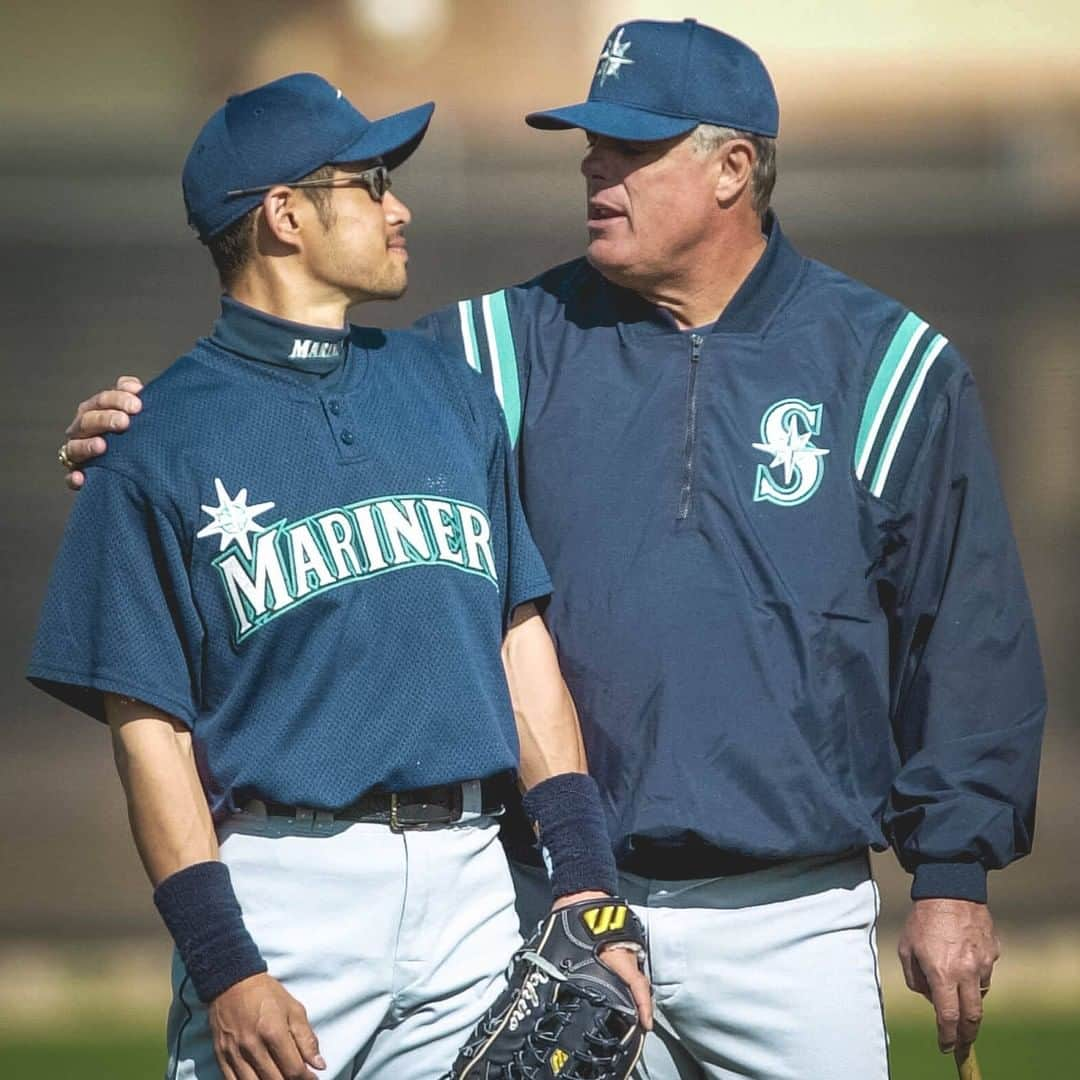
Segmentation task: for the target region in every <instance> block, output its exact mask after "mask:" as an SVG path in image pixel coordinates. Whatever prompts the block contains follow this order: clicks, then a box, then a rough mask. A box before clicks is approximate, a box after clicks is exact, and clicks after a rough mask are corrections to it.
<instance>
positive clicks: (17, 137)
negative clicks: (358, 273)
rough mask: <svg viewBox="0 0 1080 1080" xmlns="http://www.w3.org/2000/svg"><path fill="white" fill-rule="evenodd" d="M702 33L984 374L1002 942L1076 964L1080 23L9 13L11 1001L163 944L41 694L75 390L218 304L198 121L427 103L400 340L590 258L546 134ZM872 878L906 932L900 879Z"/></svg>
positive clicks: (792, 200) (789, 198) (765, 14)
mask: <svg viewBox="0 0 1080 1080" xmlns="http://www.w3.org/2000/svg"><path fill="white" fill-rule="evenodd" d="M688 15H693V16H695V17H697V18H699V19H700V20H702V21H705V22H710V23H712V24H713V25H718V26H720V27H722V28H724V29H726V30H728V31H729V32H732V33H735V34H737V35H739V36H741V37H743V38H745V39H746V40H748V41H749V42H750V43H751V44H753V45H754V46H755V47H756V48H757V49H758V50H759V51H760V52H761V53H762V55H763V56H764V58H765V60H766V62H767V64H768V65H769V67H770V69H771V71H772V72H773V75H774V78H775V81H776V83H777V87H778V91H779V94H780V99H781V107H782V130H781V140H780V155H779V166H780V179H779V183H778V187H777V192H776V196H775V206H776V208H777V210H778V212H779V215H780V217H781V219H782V221H783V223H784V227H785V229H786V231H787V232H788V233H789V235H790V236H791V237H793V239H794V240H795V242H796V243H797V244H798V245H799V246H800V247H801V249H802V250H803V251H804V252H805V253H807V254H809V255H812V256H815V257H818V258H820V259H823V260H824V261H826V262H829V263H831V264H833V265H835V266H837V267H839V268H841V269H843V270H845V271H847V272H849V273H851V274H854V275H855V276H857V277H860V278H863V279H864V280H866V281H868V282H870V283H871V284H873V285H875V286H877V287H879V288H881V289H883V290H885V291H886V292H889V293H891V294H893V295H895V296H898V297H900V298H902V299H903V300H904V301H905V302H906V303H907V304H908V305H909V306H911V307H912V308H914V309H915V310H917V311H918V312H919V313H920V314H921V315H923V316H924V317H925V318H927V319H928V320H929V321H930V322H931V323H933V324H934V325H936V326H939V327H941V328H942V329H943V330H944V331H945V332H946V333H947V334H948V335H949V336H950V337H951V338H952V340H953V341H954V342H955V343H956V344H957V345H958V347H959V348H960V349H961V351H962V352H963V353H964V354H965V355H966V356H967V357H968V358H969V360H970V362H971V364H972V366H973V368H974V370H975V372H976V375H977V377H978V381H979V383H980V386H981V389H982V395H983V399H984V402H985V405H986V409H987V413H988V415H989V419H990V425H991V429H992V433H993V436H994V441H995V445H996V450H997V454H998V459H999V463H1000V467H1001V471H1002V475H1003V480H1004V484H1005V488H1006V492H1007V495H1008V499H1009V505H1010V510H1011V513H1012V516H1013V521H1014V525H1015V528H1016V532H1017V535H1018V538H1019V542H1020V547H1021V551H1022V555H1023V557H1024V563H1025V566H1026V569H1027V573H1028V580H1029V585H1030V588H1031V591H1032V594H1033V598H1034V603H1035V609H1036V614H1037V616H1038V621H1039V627H1040V633H1041V640H1042V645H1043V650H1044V658H1045V662H1046V667H1047V674H1048V679H1049V684H1050V693H1051V713H1050V728H1049V732H1048V736H1047V743H1046V752H1045V757H1044V765H1043V781H1042V788H1041V797H1040V818H1039V831H1038V839H1037V846H1036V853H1035V854H1034V855H1033V856H1032V857H1031V858H1029V859H1027V860H1025V861H1024V862H1023V863H1021V864H1019V865H1018V866H1016V867H1014V868H1013V869H1011V870H1009V871H1008V872H1006V873H1004V874H1001V875H995V876H994V877H993V878H992V886H991V887H992V900H993V906H994V910H995V913H996V915H997V917H998V918H999V920H1000V921H1001V923H1002V925H1003V928H1004V931H1005V937H1006V941H1007V942H1008V941H1009V939H1010V937H1011V938H1012V939H1013V940H1015V941H1017V942H1018V943H1021V944H1019V945H1018V947H1019V948H1020V949H1021V951H1022V949H1023V945H1022V943H1023V942H1032V941H1037V942H1043V943H1044V951H1043V952H1039V953H1038V954H1037V955H1039V956H1045V961H1043V960H1040V961H1039V964H1038V965H1037V966H1040V965H1041V966H1042V970H1043V971H1044V972H1045V971H1048V970H1049V967H1048V966H1047V965H1049V964H1050V962H1051V960H1052V959H1053V958H1055V957H1056V959H1057V961H1059V964H1058V966H1059V967H1060V966H1061V963H1062V962H1063V963H1064V965H1065V967H1064V970H1065V972H1066V975H1067V974H1068V971H1073V972H1074V973H1075V972H1076V968H1077V967H1078V966H1080V965H1078V963H1077V959H1076V958H1077V956H1078V955H1080V953H1078V952H1077V951H1076V949H1074V950H1073V951H1072V952H1070V951H1069V949H1070V948H1072V947H1073V946H1071V945H1070V946H1067V947H1066V946H1064V945H1061V944H1060V943H1061V942H1072V943H1073V945H1075V942H1076V940H1077V936H1078V935H1080V858H1078V856H1077V853H1076V847H1075V845H1076V837H1077V833H1078V830H1080V809H1078V806H1080V804H1078V798H1077V777H1078V773H1080V719H1078V717H1077V705H1078V702H1080V681H1078V680H1080V665H1077V663H1076V661H1075V659H1074V658H1075V657H1076V655H1077V652H1078V649H1080V621H1078V619H1077V618H1076V616H1075V611H1076V608H1077V606H1078V603H1080V582H1078V576H1077V574H1076V572H1075V569H1074V566H1075V561H1076V558H1077V554H1078V548H1077V537H1078V527H1077V526H1078V521H1080V490H1078V486H1077V483H1076V465H1077V460H1078V455H1080V451H1078V446H1080V439H1078V436H1080V317H1078V310H1077V309H1078V307H1080V269H1078V258H1080V20H1078V18H1077V12H1076V5H1075V3H1072V2H1064V0H1063V2H1058V0H1028V2H1019V0H1017V2H1010V3H1004V2H995V0H908V2H900V0H882V2H878V3H875V4H865V3H861V2H859V0H830V2H828V3H810V2H805V3H800V2H794V0H790V2H788V0H774V2H772V3H770V4H767V5H766V4H745V5H731V4H722V3H717V2H693V0H686V2H685V3H680V4H678V5H675V4H664V3H633V2H623V3H615V2H609V0H603V2H588V3H586V2H572V0H548V2H547V3H545V4H542V5H540V4H533V3H504V2H496V0H457V2H454V0H389V2H388V0H308V2H304V3H300V2H290V0H141V2H140V0H111V2H109V0H102V2H100V3H97V4H81V5H76V4H71V3H66V2H62V0H33V2H31V0H7V3H5V4H4V5H3V7H2V10H0V40H2V41H3V43H4V63H3V65H0V123H2V129H3V132H4V138H3V140H2V142H0V192H2V195H3V201H4V205H5V206H6V212H5V214H4V222H3V228H2V229H0V266H2V268H3V269H2V273H3V280H4V287H3V290H2V291H0V311H2V316H3V319H2V321H3V339H2V340H3V346H2V356H3V365H4V396H5V407H4V408H3V409H2V410H0V415H2V416H3V418H4V419H3V427H4V428H5V431H6V440H7V445H8V447H9V455H8V465H7V468H6V469H5V470H4V473H3V480H2V482H3V485H4V497H3V502H2V505H3V507H4V525H3V529H2V532H0V595H2V596H3V598H4V600H5V605H4V606H5V613H6V617H5V618H4V619H3V620H2V622H0V646H2V647H0V675H2V678H3V687H4V693H3V697H2V702H3V704H2V706H0V708H2V715H3V729H2V730H3V741H2V744H0V745H2V754H0V807H2V820H3V822H4V825H5V827H4V828H3V829H2V830H0V1010H3V1008H4V1003H5V1001H6V1002H7V1004H8V1006H10V1007H11V1008H16V1006H17V1004H18V1000H22V1002H23V1004H24V1005H25V1004H26V996H25V994H24V995H22V996H21V999H20V995H19V994H14V995H13V994H11V993H8V996H7V997H6V998H5V996H4V994H5V991H4V989H3V988H4V986H5V985H6V986H8V988H9V990H10V987H11V985H13V984H12V983H11V977H12V972H15V973H18V972H25V971H28V970H29V968H28V967H27V966H26V965H28V964H39V965H44V967H41V968H40V970H42V971H44V970H45V969H46V968H47V967H48V957H49V956H52V955H53V953H54V952H55V950H56V949H57V948H58V946H59V945H60V944H61V943H68V944H69V945H70V946H71V947H72V948H74V947H75V946H76V945H77V944H78V943H86V942H97V943H99V946H100V947H101V948H102V949H106V950H109V955H112V956H118V955H124V956H129V957H130V956H133V955H149V956H152V957H153V958H154V963H155V964H156V962H157V958H158V957H159V956H160V955H161V954H162V943H163V937H162V933H161V931H160V929H159V925H158V922H157V918H156V916H155V914H154V912H153V908H152V905H151V902H150V897H149V890H148V888H147V887H146V885H145V882H144V879H143V877H142V872H141V869H140V868H139V866H138V863H137V860H136V858H135V855H134V851H133V848H132V845H131V842H130V839H129V835H128V830H127V824H126V820H125V817H124V808H123V799H122V796H121V792H120V788H119V784H118V782H117V781H116V779H115V774H114V772H113V768H112V763H111V757H110V752H109V747H108V741H107V738H106V735H105V732H104V731H103V730H101V729H99V728H97V727H96V726H95V725H93V724H91V723H90V722H88V721H86V720H84V719H81V718H79V717H77V716H75V715H74V714H71V713H67V712H65V711H64V710H62V709H60V708H59V707H55V706H53V705H52V704H51V703H50V702H49V701H47V700H46V699H45V698H44V697H43V696H41V695H39V694H37V693H35V692H33V691H31V689H30V688H29V687H28V686H27V685H26V684H25V683H24V682H23V680H22V674H21V673H22V670H23V668H24V666H25V662H26V658H27V654H28V650H29V646H30V641H31V637H32V633H33V628H34V625H35V620H36V612H37V608H38V605H39V603H40V600H41V596H42V591H43V588H44V583H45V578H46V574H47V571H48V567H49V565H50V562H51V559H52V557H53V555H54V553H55V550H56V546H57V543H58V540H59V536H60V533H61V530H62V528H63V524H64V520H65V517H66V514H67V511H68V507H69V505H70V496H68V495H67V493H66V492H65V491H64V490H63V488H62V486H61V481H60V473H59V469H58V468H57V467H56V464H55V451H56V446H57V444H58V443H59V441H60V432H61V429H62V428H63V426H64V424H65V423H66V422H67V420H68V419H69V417H70V415H71V413H72V411H73V409H74V406H75V404H76V403H77V401H78V400H79V399H81V398H83V397H85V396H87V395H88V394H89V393H90V392H91V391H92V390H94V389H96V388H98V387H101V386H104V385H106V384H108V383H110V382H111V381H112V379H113V378H114V377H115V376H116V375H117V374H119V373H134V374H138V375H140V376H141V377H143V378H144V379H146V378H148V377H150V376H152V375H154V374H155V373H157V372H158V371H160V370H161V369H162V368H163V367H164V366H165V365H166V364H168V363H169V362H170V361H171V360H172V359H173V358H174V357H175V356H176V355H178V354H179V353H180V352H182V351H183V350H184V349H185V348H186V347H187V345H188V343H189V342H190V341H191V340H192V338H193V337H195V336H197V335H198V334H201V333H203V332H204V331H205V329H206V328H207V327H208V326H209V324H210V322H211V320H212V319H213V317H214V315H215V308H216V294H217V288H216V282H215V279H214V276H213V274H212V271H211V267H210V264H209V260H208V259H207V257H206V255H205V253H204V252H203V251H202V250H201V249H200V247H199V245H198V244H197V242H196V241H195V240H194V238H193V237H192V235H191V234H190V232H189V231H188V230H187V228H186V226H185V223H184V214H183V208H182V205H181V201H180V196H179V184H178V174H179V169H180V165H181V163H182V161H183V157H184V154H185V153H186V150H187V147H188V145H189V144H190V140H191V138H192V137H193V134H194V132H195V131H196V130H197V128H198V126H199V124H200V123H201V122H202V120H203V119H204V118H205V116H206V115H208V113H209V112H210V111H211V110H212V109H214V108H216V107H217V105H218V104H220V102H221V100H222V99H223V98H224V97H225V96H226V95H227V94H228V93H231V92H233V91H236V90H239V89H242V88H246V87H248V86H250V85H253V84H254V83H256V82H260V81H263V80H265V79H269V78H273V77H276V76H278V75H280V74H284V73H286V72H288V71H294V70H315V71H318V72H320V73H322V74H324V75H325V76H326V77H328V78H329V79H330V80H331V81H332V82H334V83H335V84H336V85H339V86H341V87H342V89H343V90H344V91H345V93H346V94H347V95H348V96H349V97H350V98H352V100H354V101H355V102H356V103H358V104H359V106H360V107H361V108H362V109H363V110H364V111H365V112H367V113H368V114H369V115H381V114H383V113H384V112H388V111H391V110H395V109H399V108H403V107H405V106H408V105H412V104H416V103H419V102H420V101H424V100H427V99H429V98H434V99H436V100H437V102H438V106H439V107H438V111H437V113H436V117H435V121H434V125H433V128H432V132H431V135H430V136H429V138H428V141H427V142H426V144H425V147H424V150H423V152H422V153H420V154H419V155H418V156H417V157H416V158H414V159H413V161H411V162H410V163H409V164H408V165H407V166H406V167H405V168H404V169H402V171H401V173H400V175H399V176H398V177H396V181H397V183H396V188H395V190H396V191H398V192H399V193H400V194H401V196H402V197H403V198H404V199H405V201H406V202H407V203H408V204H409V205H410V207H411V209H412V210H413V214H414V223H413V226H412V228H411V229H410V250H411V252H412V255H413V260H412V264H411V279H412V285H411V288H410V291H409V294H408V296H407V297H406V298H405V299H404V300H403V301H401V302H400V303H398V304H396V305H392V306H391V305H378V306H374V307H371V308H368V309H365V310H362V311H360V312H357V313H355V314H356V318H357V319H358V320H359V321H366V322H383V323H384V324H386V325H393V326H400V325H406V324H407V323H408V322H409V321H411V319H412V318H414V317H415V316H417V315H418V314H420V313H422V312H423V311H425V310H427V309H429V308H431V307H432V306H434V305H437V304H441V303H444V302H447V301H449V300H451V299H453V298H455V297H458V296H463V295H473V294H475V293H477V292H479V291H483V290H488V289H491V288H493V287H496V286H498V285H500V284H505V283H507V282H510V281H514V280H520V279H523V278H526V277H529V276H531V275H532V274H534V273H535V272H537V271H538V270H540V269H542V268H543V267H545V266H547V265H549V264H552V263H554V262H557V261H561V260H564V259H568V258H572V257H574V256H575V255H576V254H578V253H579V252H580V250H581V248H582V244H583V239H584V229H583V224H582V218H583V198H582V185H581V180H580V177H579V175H578V173H577V163H578V160H579V158H580V154H581V151H582V147H583V140H582V138H581V137H580V135H579V134H563V135H559V134H541V133H536V132H533V131H531V130H529V129H527V128H526V127H525V126H524V124H523V123H522V122H521V117H522V115H523V114H524V113H525V112H526V111H528V110H529V109H531V108H539V107H544V106H550V105H555V104H562V103H566V102H569V101H571V100H578V99H579V98H580V97H581V96H582V95H583V94H584V92H585V90H586V88H587V85H588V81H589V78H590V77H591V74H592V70H593V65H594V63H595V56H596V55H597V53H598V51H599V48H600V46H601V45H602V43H603V40H604V37H605V34H606V32H607V30H608V29H609V28H610V26H611V25H612V24H613V23H614V22H615V21H618V20H622V19H625V18H629V17H638V16H649V17H661V18H681V17H684V16H688ZM877 865H878V870H879V873H880V876H881V878H882V880H883V884H884V889H885V893H886V909H885V915H886V932H885V933H886V938H888V936H889V934H890V933H892V930H891V929H890V927H895V924H896V922H897V920H898V919H899V918H900V917H902V913H903V910H904V898H905V894H906V885H905V882H904V881H903V880H902V878H901V876H900V875H899V874H898V873H897V872H896V871H895V869H894V867H893V866H892V863H891V861H890V860H889V859H888V858H882V859H879V860H878V863H877ZM313 909H317V898H316V897H313ZM121 942H122V943H124V944H123V949H126V950H129V951H127V952H123V951H122V949H121V945H120V943H121ZM1053 942H1057V943H1058V944H1057V945H1054V944H1046V943H1053ZM143 943H146V946H145V949H144V948H143V947H142V946H143ZM1032 947H1033V948H1034V947H1035V946H1032ZM132 950H133V951H132ZM1062 950H1064V951H1062ZM93 955H98V954H96V953H95V954H93ZM1033 955H1034V954H1033ZM1063 957H1064V958H1071V959H1067V960H1064V961H1063V959H1062V958H1063ZM135 966H137V965H133V964H127V965H126V970H128V971H129V972H130V971H131V970H133V967H135ZM894 967H895V964H894V963H893V961H892V960H891V958H889V957H886V968H887V970H891V969H892V968H894ZM35 970H38V969H35ZM1003 970H1006V969H1003ZM5 973H6V976H7V977H8V982H7V983H5V981H4V980H5ZM42 977H43V978H44V976H42ZM1017 977H1018V978H1019V976H1017ZM1078 978H1080V976H1078ZM26 981H27V977H25V976H23V977H19V976H18V975H17V974H16V976H15V983H14V985H16V986H18V985H23V984H25V983H26ZM1021 981H1022V980H1021ZM1045 981H1046V980H1045V979H1044V980H1043V982H1044V983H1045ZM1066 981H1068V979H1066ZM153 985H155V986H158V993H161V992H163V987H164V977H163V976H162V979H161V981H160V984H159V983H154V984H153ZM1018 985H1019V984H1018ZM31 996H32V995H31ZM46 997H47V994H46ZM144 1000H145V999H144Z"/></svg>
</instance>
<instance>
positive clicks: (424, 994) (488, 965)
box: [166, 814, 520, 1080]
mask: <svg viewBox="0 0 1080 1080" xmlns="http://www.w3.org/2000/svg"><path fill="white" fill-rule="evenodd" d="M220 839H221V858H222V860H223V861H224V862H225V863H227V864H228V866H229V871H230V873H231V875H232V880H233V885H234V888H235V890H236V895H237V897H238V899H239V901H240V907H241V909H242V910H243V913H244V922H245V924H246V925H247V928H248V930H249V931H250V933H251V935H252V937H253V938H254V939H255V942H256V943H257V944H258V946H259V948H260V950H261V951H262V954H263V957H264V959H265V960H266V962H267V964H268V966H269V969H270V974H271V975H273V976H274V977H275V978H277V979H279V980H280V981H281V982H282V983H283V984H284V986H285V988H286V989H287V990H288V991H289V992H290V993H291V994H292V995H293V996H294V997H296V998H297V999H298V1000H299V1001H300V1002H301V1003H302V1004H303V1006H304V1007H305V1008H306V1009H307V1012H308V1019H309V1020H310V1022H311V1026H312V1028H313V1030H314V1031H315V1034H316V1035H317V1036H318V1039H319V1048H320V1050H321V1052H322V1055H323V1057H324V1058H325V1059H326V1062H327V1066H328V1068H327V1069H326V1071H325V1072H322V1073H320V1074H319V1075H320V1080H376V1078H378V1080H437V1078H438V1077H440V1076H441V1075H442V1074H443V1073H444V1072H445V1071H446V1070H447V1069H449V1067H450V1065H451V1063H452V1062H453V1060H454V1057H455V1056H456V1054H457V1051H458V1049H459V1048H460V1046H461V1044H462V1043H463V1042H464V1041H465V1038H466V1036H467V1035H468V1034H469V1032H470V1031H471V1030H472V1027H473V1025H474V1024H475V1023H476V1021H477V1019H478V1018H479V1017H480V1015H481V1014H482V1013H483V1011H484V1010H485V1009H486V1008H487V1006H488V1005H489V1004H490V1003H491V1001H492V999H493V998H494V997H495V996H496V995H497V994H498V992H499V990H500V989H501V988H502V986H503V985H504V979H503V973H504V970H505V967H506V964H507V962H508V961H509V959H510V956H511V954H512V953H513V951H514V950H515V949H516V948H517V947H518V945H519V944H520V937H519V936H518V924H517V919H516V917H515V915H514V907H513V904H514V894H513V888H512V885H511V880H510V871H509V868H508V866H507V863H506V857H505V855H504V854H503V849H502V845H501V844H500V843H499V840H498V828H497V826H496V825H495V824H494V822H493V821H492V819H490V818H480V819H478V820H476V821H473V822H471V823H469V824H466V825H456V826H450V827H446V828H439V829H434V830H431V831H429V832H420V831H409V832H405V833H393V832H391V831H390V829H389V828H387V827H386V826H385V825H376V824H366V823H353V824H350V823H347V822H336V823H335V822H323V823H321V824H317V823H316V822H314V821H308V822H306V823H304V822H299V823H292V824H289V823H288V819H284V818H276V817H270V818H266V817H261V818H260V817H258V816H256V815H251V814H240V815H236V816H235V817H233V818H231V819H230V820H229V821H227V822H226V823H225V825H224V826H223V828H222V829H221V830H220ZM168 1037H169V1063H168V1071H167V1073H166V1077H167V1080H220V1077H221V1072H220V1071H219V1069H218V1067H217V1064H216V1062H215V1059H214V1052H213V1046H212V1044H211V1037H210V1030H209V1025H208V1021H207V1011H206V1007H205V1006H204V1005H203V1004H202V1003H201V1002H200V1001H199V1000H198V998H197V997H196V996H195V993H194V990H193V989H192V987H191V983H190V980H188V978H187V976H186V973H185V971H184V968H183V964H182V963H181V962H180V961H179V959H174V962H173V1002H172V1006H171V1008H170V1010H169V1023H168Z"/></svg>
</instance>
